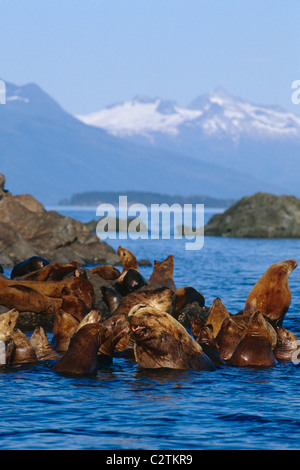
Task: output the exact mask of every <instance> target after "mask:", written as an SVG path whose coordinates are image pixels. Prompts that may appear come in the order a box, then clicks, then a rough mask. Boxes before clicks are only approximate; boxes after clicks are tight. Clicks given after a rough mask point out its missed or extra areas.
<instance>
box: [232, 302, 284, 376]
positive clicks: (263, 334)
mask: <svg viewBox="0 0 300 470" xmlns="http://www.w3.org/2000/svg"><path fill="white" fill-rule="evenodd" d="M230 364H231V365H233V366H239V367H244V366H250V367H271V366H275V365H276V364H277V361H276V359H275V357H274V354H273V351H272V336H271V335H270V333H269V330H268V328H267V320H266V319H265V318H264V316H263V315H262V313H261V312H259V311H257V312H254V313H253V314H252V315H251V318H250V320H249V324H248V328H247V330H246V332H245V333H244V335H243V337H242V338H241V340H240V342H239V344H238V345H237V347H236V349H235V351H234V353H233V354H232V356H231V358H230Z"/></svg>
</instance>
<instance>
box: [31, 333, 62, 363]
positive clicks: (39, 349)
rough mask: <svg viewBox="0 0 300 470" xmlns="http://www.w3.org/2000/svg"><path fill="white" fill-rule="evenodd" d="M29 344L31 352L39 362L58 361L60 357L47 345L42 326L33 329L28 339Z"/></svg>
mask: <svg viewBox="0 0 300 470" xmlns="http://www.w3.org/2000/svg"><path fill="white" fill-rule="evenodd" d="M30 344H31V346H32V347H33V350H34V352H35V354H36V357H37V358H38V360H39V361H47V360H54V359H59V357H60V356H59V355H58V354H57V352H56V351H55V350H54V349H53V348H52V346H51V344H50V343H49V341H48V338H47V335H46V333H45V330H44V328H43V327H42V326H36V327H35V329H34V331H33V333H32V335H31V338H30Z"/></svg>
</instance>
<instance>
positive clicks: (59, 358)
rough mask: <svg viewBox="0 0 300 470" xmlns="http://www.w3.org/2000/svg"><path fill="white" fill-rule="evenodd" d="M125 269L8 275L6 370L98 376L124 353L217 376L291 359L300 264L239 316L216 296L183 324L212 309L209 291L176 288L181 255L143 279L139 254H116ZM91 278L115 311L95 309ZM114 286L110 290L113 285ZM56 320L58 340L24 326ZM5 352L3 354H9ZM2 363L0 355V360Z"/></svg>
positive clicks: (264, 281)
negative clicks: (32, 316) (37, 367)
mask: <svg viewBox="0 0 300 470" xmlns="http://www.w3.org/2000/svg"><path fill="white" fill-rule="evenodd" d="M118 254H119V256H120V259H121V262H122V266H123V269H122V272H121V271H120V270H119V269H118V268H116V267H114V266H110V265H103V266H97V267H94V268H90V269H87V268H79V267H78V263H77V262H75V261H74V262H72V263H69V264H66V265H59V264H55V263H51V262H49V261H48V260H45V259H43V258H40V257H32V258H30V259H28V260H25V261H24V262H23V263H18V264H17V265H16V266H15V267H14V268H13V270H12V272H11V276H10V278H7V277H6V276H4V275H3V274H1V275H0V305H3V306H5V307H6V308H7V309H9V310H8V311H6V312H5V313H2V315H0V342H1V344H2V345H3V344H4V345H5V350H4V351H5V354H4V355H5V357H4V358H3V354H2V358H1V364H2V366H3V365H4V366H5V367H16V366H20V365H22V364H37V363H40V362H41V361H46V360H48V361H49V360H51V361H52V360H53V361H55V364H54V365H53V370H54V371H55V372H57V373H60V374H64V375H74V376H82V375H95V374H96V373H97V370H98V368H99V367H100V366H102V365H103V364H105V365H107V364H110V363H111V362H112V361H113V357H116V356H122V357H125V358H128V359H129V360H133V361H135V362H136V363H137V364H138V366H139V367H140V368H146V369H157V368H171V369H180V370H185V369H191V370H197V371H199V370H207V371H213V370H215V369H216V368H217V367H222V366H228V365H229V366H252V367H270V366H274V365H275V364H276V363H277V361H291V360H292V356H293V354H294V353H295V351H296V350H297V348H298V340H297V337H296V336H295V335H294V334H293V333H292V332H290V331H288V330H286V329H285V328H284V327H283V326H282V323H283V320H284V317H285V315H286V312H287V311H288V308H289V306H290V302H291V291H290V288H289V275H290V273H291V272H292V271H293V270H294V269H295V268H296V266H297V262H296V261H294V260H287V261H280V262H278V263H275V264H273V265H271V266H270V267H269V268H268V269H267V271H266V272H265V273H264V274H263V275H262V277H261V278H260V279H259V280H258V281H257V282H256V284H255V285H254V287H253V288H252V289H251V291H250V293H249V295H248V297H247V299H246V301H245V305H244V308H243V310H242V311H241V312H238V313H237V314H231V313H229V312H228V310H227V309H226V307H225V305H224V304H223V302H222V300H221V299H220V298H215V299H214V301H213V302H212V305H211V307H210V308H209V309H207V314H206V316H202V317H196V318H192V319H191V321H190V329H189V328H187V327H186V326H184V325H183V324H182V323H181V322H180V321H179V316H180V312H182V309H184V308H186V307H187V306H188V305H192V304H195V303H196V305H198V306H199V308H200V309H201V308H205V307H204V306H205V299H204V296H203V294H201V293H200V292H198V291H197V290H196V289H194V288H193V287H191V286H187V287H181V288H178V289H177V288H176V286H175V283H174V280H173V269H174V256H173V255H169V256H168V257H167V258H166V259H165V260H163V261H157V260H155V262H154V266H153V272H152V274H151V276H150V277H149V279H145V277H144V276H142V274H141V273H140V272H139V264H138V262H137V260H136V257H135V255H134V254H133V253H132V252H131V251H129V250H128V249H126V248H124V247H119V248H118ZM89 273H92V274H93V275H96V276H99V277H100V278H101V279H102V280H103V281H104V283H103V285H102V286H101V288H100V289H101V294H102V296H103V300H104V302H105V304H106V306H107V309H108V312H109V314H108V315H106V316H103V315H102V312H101V311H100V310H99V309H97V308H95V287H94V286H93V284H92V283H91V282H90V280H89V279H88V275H87V274H89ZM106 281H108V283H107V285H105V282H106ZM26 311H31V312H35V313H37V314H42V315H48V314H52V315H53V317H54V319H53V330H52V331H50V333H52V340H51V343H50V342H49V340H48V337H47V333H46V332H45V330H44V328H43V327H41V326H37V327H36V328H35V329H34V331H33V333H32V334H31V337H30V338H29V337H28V336H27V335H26V334H25V333H24V332H22V331H21V330H20V329H19V328H17V327H16V325H17V321H18V316H19V314H20V312H26ZM2 352H3V349H2ZM0 356H1V355H0Z"/></svg>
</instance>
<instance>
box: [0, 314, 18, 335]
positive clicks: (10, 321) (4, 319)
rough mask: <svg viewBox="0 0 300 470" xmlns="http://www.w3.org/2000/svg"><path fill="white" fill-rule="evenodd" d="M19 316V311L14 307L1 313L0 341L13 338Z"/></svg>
mask: <svg viewBox="0 0 300 470" xmlns="http://www.w3.org/2000/svg"><path fill="white" fill-rule="evenodd" d="M18 317H19V312H18V311H17V310H16V309H14V308H13V309H11V310H9V311H8V312H5V313H2V314H1V315H0V341H8V340H9V339H10V338H11V334H12V332H13V330H14V328H15V326H16V323H17V320H18Z"/></svg>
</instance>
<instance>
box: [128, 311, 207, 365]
mask: <svg viewBox="0 0 300 470" xmlns="http://www.w3.org/2000/svg"><path fill="white" fill-rule="evenodd" d="M128 322H129V326H130V329H131V330H132V332H133V338H134V339H135V342H136V344H135V355H136V360H137V362H138V364H139V366H140V367H142V368H158V367H167V368H173V369H194V370H214V366H213V364H212V362H211V361H210V360H209V359H208V357H207V356H206V355H205V354H204V353H203V351H202V348H201V346H200V345H199V344H198V343H197V342H196V341H195V340H194V339H193V338H192V337H191V336H190V335H189V334H188V332H187V331H186V329H185V328H184V327H183V326H182V325H181V324H180V323H179V322H178V321H177V320H176V319H175V318H173V317H172V316H171V315H170V314H168V313H166V312H162V311H159V310H157V309H155V308H153V307H149V306H145V305H142V304H140V305H135V306H134V307H133V308H132V309H131V311H130V312H129V315H128Z"/></svg>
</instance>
